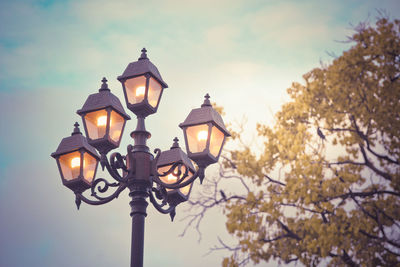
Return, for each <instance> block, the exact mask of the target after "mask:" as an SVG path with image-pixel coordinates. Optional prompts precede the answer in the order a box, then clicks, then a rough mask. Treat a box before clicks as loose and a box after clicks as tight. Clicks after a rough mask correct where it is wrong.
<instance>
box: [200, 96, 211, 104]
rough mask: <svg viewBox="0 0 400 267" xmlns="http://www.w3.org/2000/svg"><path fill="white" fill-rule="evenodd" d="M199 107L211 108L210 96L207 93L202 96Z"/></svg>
mask: <svg viewBox="0 0 400 267" xmlns="http://www.w3.org/2000/svg"><path fill="white" fill-rule="evenodd" d="M201 107H211V102H210V95H209V94H208V93H207V94H206V95H205V96H204V103H203V105H201Z"/></svg>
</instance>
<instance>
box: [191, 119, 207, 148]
mask: <svg viewBox="0 0 400 267" xmlns="http://www.w3.org/2000/svg"><path fill="white" fill-rule="evenodd" d="M186 138H187V142H188V145H189V151H190V152H191V153H199V152H203V151H204V150H205V149H206V146H207V140H208V125H207V124H200V125H196V126H190V127H188V128H187V129H186Z"/></svg>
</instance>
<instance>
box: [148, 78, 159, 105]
mask: <svg viewBox="0 0 400 267" xmlns="http://www.w3.org/2000/svg"><path fill="white" fill-rule="evenodd" d="M161 89H162V87H161V84H159V83H158V82H157V81H156V80H155V79H153V78H152V77H150V81H149V92H148V100H149V104H150V105H151V106H152V107H153V108H155V107H157V104H158V100H159V99H160V94H161Z"/></svg>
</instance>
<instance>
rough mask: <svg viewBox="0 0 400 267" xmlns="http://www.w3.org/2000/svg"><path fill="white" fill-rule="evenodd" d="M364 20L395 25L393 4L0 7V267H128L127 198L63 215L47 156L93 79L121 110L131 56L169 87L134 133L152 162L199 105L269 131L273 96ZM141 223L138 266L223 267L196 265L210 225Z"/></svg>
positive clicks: (63, 195)
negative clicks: (141, 132)
mask: <svg viewBox="0 0 400 267" xmlns="http://www.w3.org/2000/svg"><path fill="white" fill-rule="evenodd" d="M377 9H384V10H386V11H387V12H388V13H389V15H390V17H391V18H399V17H400V16H399V15H400V2H399V1H383V0H381V1H355V0H348V1H344V0H343V1H237V0H230V1H229V0H221V1H211V0H203V1H178V0H169V1H127V0H126V1H107V0H104V1H103V0H100V1H89V0H82V1H33V0H32V1H18V0H17V1H1V2H0V128H1V131H0V226H1V227H0V247H1V248H2V249H1V250H0V265H1V266H111V265H114V266H127V265H128V263H129V253H130V217H129V205H128V202H129V199H128V197H127V196H126V195H124V196H122V197H121V198H119V199H118V200H116V201H113V202H112V203H110V204H108V205H106V206H102V207H91V206H88V205H82V208H81V210H80V211H79V212H78V211H76V208H75V207H74V199H73V194H72V193H71V192H70V191H69V190H68V189H67V188H65V187H63V186H62V185H61V181H60V178H59V175H58V171H57V168H56V164H55V162H54V160H53V159H52V158H50V154H51V152H54V151H55V149H56V148H57V145H58V143H59V141H60V140H61V138H63V137H65V136H68V135H69V134H70V133H71V131H72V128H73V127H72V125H73V123H74V122H75V121H80V118H79V117H78V116H77V115H76V113H75V112H76V110H77V109H79V108H81V106H82V105H83V102H84V101H85V99H86V97H87V96H88V95H89V94H91V93H94V92H96V91H97V89H98V88H99V87H100V84H101V82H100V80H101V79H102V77H103V76H105V77H107V78H108V80H109V85H110V88H111V90H112V92H113V93H114V94H116V95H117V96H119V97H120V99H121V101H122V102H123V98H122V89H121V85H120V84H119V82H118V81H117V80H116V77H117V76H118V75H120V74H122V72H123V70H124V69H125V67H126V65H127V64H128V63H129V62H131V61H135V60H137V58H138V57H139V55H140V50H141V49H142V48H143V47H146V48H147V50H148V56H149V58H150V60H151V61H152V62H153V63H154V64H155V65H156V66H157V67H158V69H159V71H160V72H161V75H162V76H163V79H164V80H165V81H166V82H167V83H168V85H169V88H168V89H166V91H165V93H164V94H163V98H162V100H161V101H162V102H161V104H160V107H159V111H158V113H157V114H155V115H152V116H150V117H148V119H147V120H146V123H147V128H148V130H149V131H151V132H152V138H151V139H150V140H149V146H150V147H151V149H154V148H155V147H160V148H161V149H168V148H169V146H170V145H171V142H172V139H173V137H175V136H178V137H179V138H181V139H182V134H181V131H180V129H179V128H178V126H177V125H178V124H179V123H180V122H182V121H183V120H184V118H185V117H186V115H187V114H188V112H189V111H190V110H191V109H192V108H195V107H197V106H199V105H200V104H201V103H202V99H203V96H204V95H205V93H207V92H208V93H209V94H210V95H211V99H212V100H213V101H215V102H217V103H218V104H219V105H222V106H224V107H225V111H226V113H227V114H226V117H225V121H228V122H229V121H230V122H231V121H235V120H240V119H241V118H242V116H246V117H247V118H248V127H247V128H246V129H248V132H247V133H246V134H247V135H249V136H251V135H253V134H254V126H255V123H256V122H264V123H272V121H273V113H274V112H276V111H277V110H278V109H279V107H280V106H281V105H282V104H283V103H284V102H285V101H286V100H287V99H288V97H287V96H286V88H288V87H289V86H290V84H291V83H292V82H294V81H299V82H301V81H302V80H301V79H302V78H301V77H302V75H303V74H304V73H306V72H308V71H310V70H311V69H312V68H314V67H318V66H319V64H320V61H323V62H329V61H330V60H331V59H332V58H331V57H330V56H329V55H328V54H327V52H333V53H336V54H337V55H340V53H341V52H342V51H343V50H345V49H347V48H349V46H350V44H348V43H342V42H339V41H343V40H346V36H349V35H351V34H352V30H351V25H357V24H358V23H359V22H360V21H365V20H367V19H368V18H369V21H371V22H374V21H375V18H376V16H377V15H378V13H377ZM134 127H135V124H134V122H133V121H131V122H129V123H128V125H127V127H126V129H125V134H124V137H123V142H122V144H121V148H120V149H119V151H120V152H123V151H125V146H126V145H127V144H129V143H130V138H129V135H128V133H129V132H130V131H132V130H133V128H134ZM100 174H101V175H102V176H103V177H104V176H105V174H104V173H100ZM208 175H212V172H208ZM194 190H201V186H200V185H199V184H196V185H195V189H194ZM148 210H149V215H148V217H147V224H146V236H145V264H146V266H206V265H207V266H217V265H218V264H219V263H220V262H221V260H222V256H224V255H227V253H226V252H218V253H212V254H210V255H208V256H205V257H204V254H206V253H207V252H208V249H209V248H210V247H212V246H213V245H214V244H217V236H221V237H225V238H227V234H226V232H224V228H225V226H224V219H223V216H222V215H221V214H220V213H219V212H218V211H216V212H214V213H213V214H212V216H209V217H208V218H206V219H205V221H204V223H203V225H202V229H203V233H204V238H203V241H202V242H201V243H197V235H196V233H195V232H194V231H191V232H189V233H188V235H187V236H185V237H183V238H180V237H178V235H179V234H180V233H181V230H182V227H184V225H185V224H184V222H180V219H182V218H183V217H184V216H185V214H186V211H185V208H184V207H181V208H180V209H178V215H177V218H176V222H174V223H170V221H169V217H168V216H163V215H159V214H157V213H156V212H155V211H154V209H153V208H151V207H149V209H148ZM263 266H264V265H263ZM271 266H274V264H272V265H271Z"/></svg>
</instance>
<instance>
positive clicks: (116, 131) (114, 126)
mask: <svg viewBox="0 0 400 267" xmlns="http://www.w3.org/2000/svg"><path fill="white" fill-rule="evenodd" d="M124 122H125V120H124V118H123V117H122V116H121V115H119V114H118V113H117V112H115V111H114V110H112V111H111V118H110V138H111V140H113V141H114V142H117V143H118V142H119V140H120V138H121V134H122V127H124Z"/></svg>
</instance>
